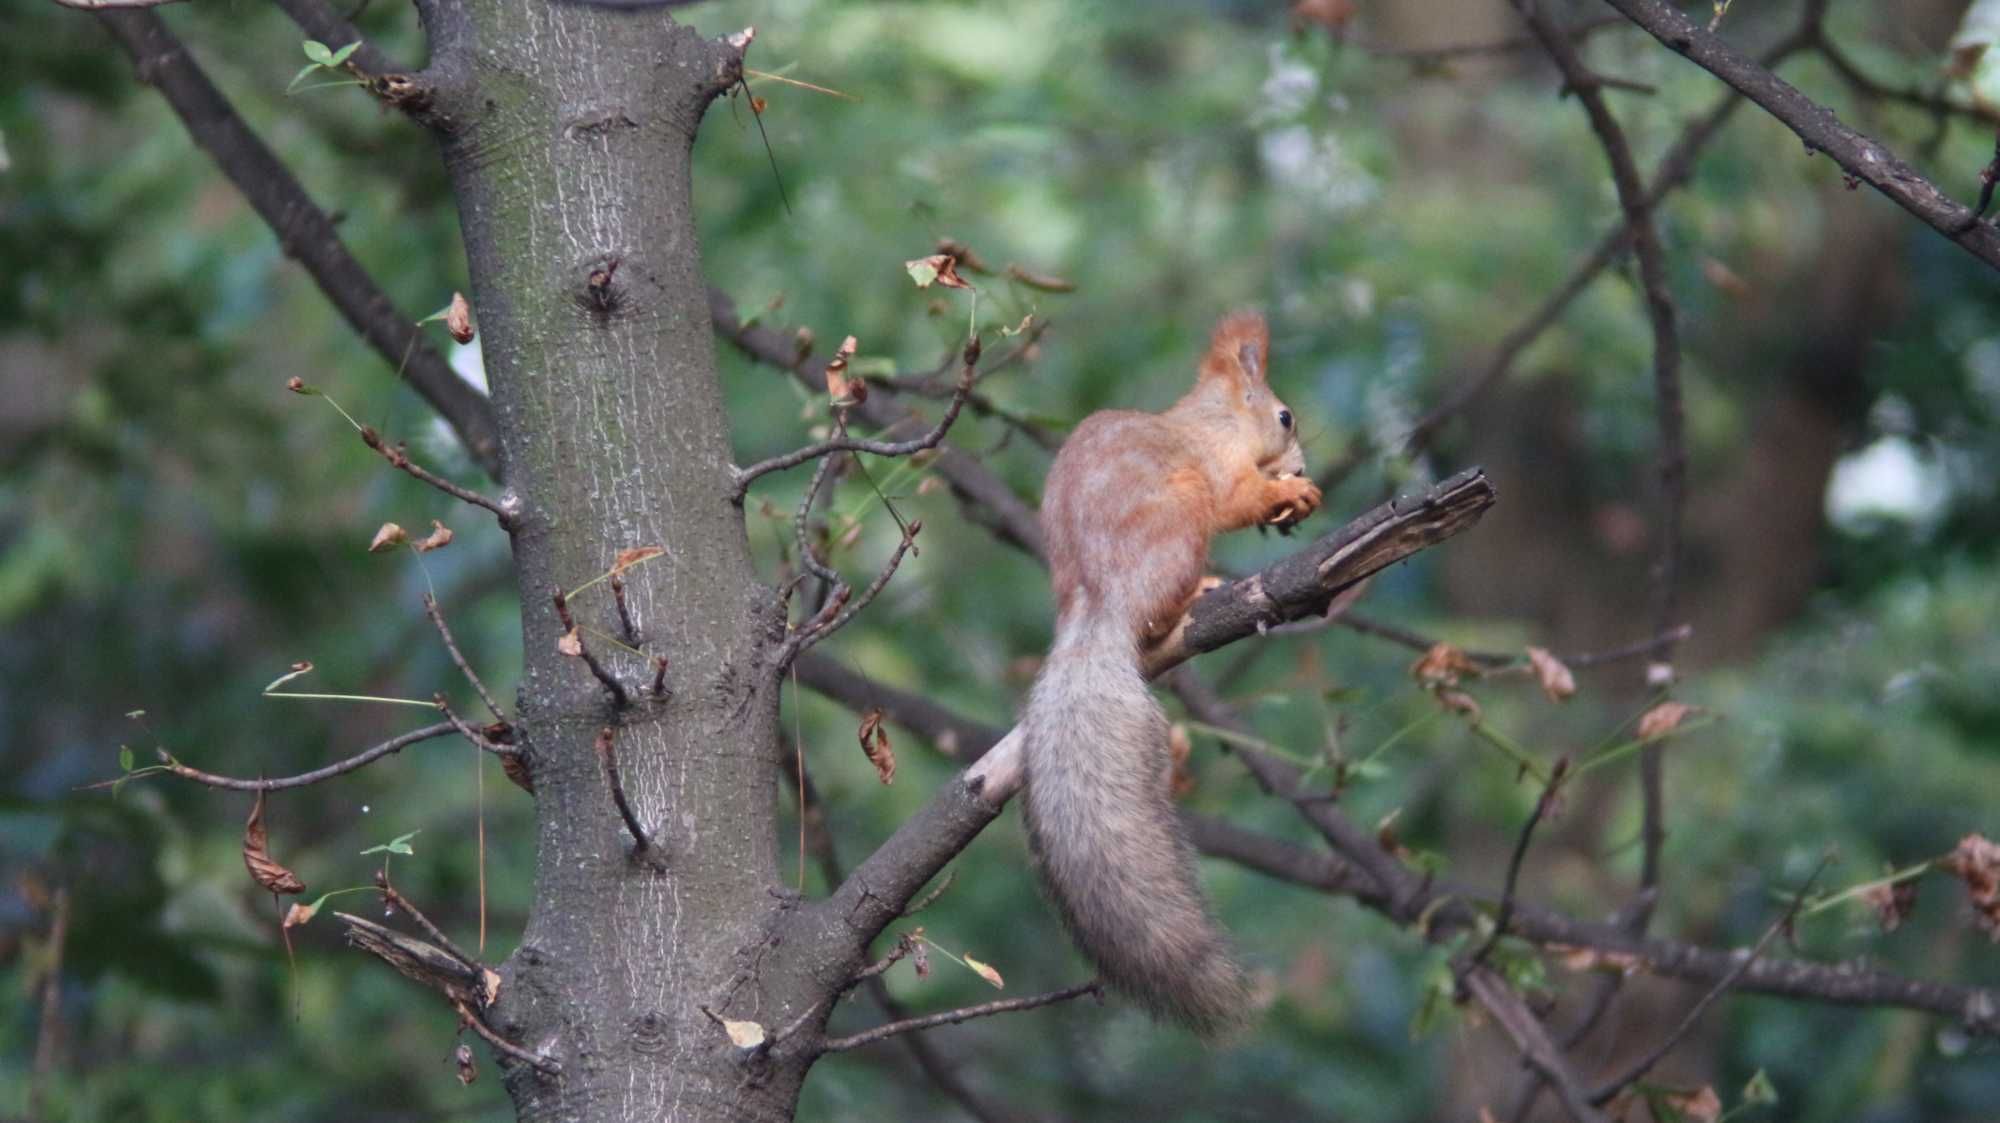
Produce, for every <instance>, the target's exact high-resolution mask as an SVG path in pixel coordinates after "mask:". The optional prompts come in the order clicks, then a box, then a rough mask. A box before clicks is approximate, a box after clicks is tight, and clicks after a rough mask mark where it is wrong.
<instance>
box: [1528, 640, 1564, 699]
mask: <svg viewBox="0 0 2000 1123" xmlns="http://www.w3.org/2000/svg"><path fill="white" fill-rule="evenodd" d="M1528 663H1529V665H1530V666H1532V667H1533V668H1534V671H1535V681H1536V682H1537V683H1540V684H1541V687H1542V693H1544V694H1546V695H1548V696H1549V701H1551V702H1560V701H1562V700H1563V699H1565V698H1568V697H1570V696H1571V695H1573V694H1575V693H1576V676H1575V675H1573V674H1571V673H1570V670H1569V667H1568V666H1567V665H1565V664H1564V663H1563V661H1562V660H1560V659H1558V658H1556V657H1555V656H1554V655H1552V654H1550V653H1549V651H1548V649H1547V648H1543V647H1530V648H1529V649H1528Z"/></svg>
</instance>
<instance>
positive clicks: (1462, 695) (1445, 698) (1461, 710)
mask: <svg viewBox="0 0 2000 1123" xmlns="http://www.w3.org/2000/svg"><path fill="white" fill-rule="evenodd" d="M1437 700H1438V705H1440V706H1443V707H1444V708H1445V709H1446V710H1448V711H1450V712H1451V713H1455V714H1464V715H1465V716H1466V718H1467V720H1470V721H1475V722H1476V721H1478V720H1480V717H1481V711H1480V709H1479V699H1477V698H1474V697H1473V696H1472V695H1470V694H1467V693H1466V692H1465V691H1463V690H1439V691H1437Z"/></svg>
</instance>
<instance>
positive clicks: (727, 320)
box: [708, 288, 1042, 558]
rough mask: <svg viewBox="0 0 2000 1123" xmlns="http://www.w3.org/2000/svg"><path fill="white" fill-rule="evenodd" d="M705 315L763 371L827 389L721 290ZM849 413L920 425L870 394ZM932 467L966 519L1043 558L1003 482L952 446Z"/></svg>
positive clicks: (780, 338) (811, 363) (1035, 528)
mask: <svg viewBox="0 0 2000 1123" xmlns="http://www.w3.org/2000/svg"><path fill="white" fill-rule="evenodd" d="M708 310H709V318H710V320H711V321H712V323H713V324H714V327H715V331H716V334H718V335H720V336H722V337H723V338H724V339H727V340H728V341H729V342H730V343H732V344H734V345H735V346H736V349H737V350H739V351H741V352H743V354H745V355H747V356H748V357H750V358H751V359H754V360H756V361H757V362H760V363H763V364H765V365H766V366H771V367H775V368H776V369H778V370H782V371H787V372H789V373H790V374H791V375H792V377H794V378H796V379H797V380H798V381H799V383H800V384H801V385H804V386H805V387H807V388H808V389H811V390H815V391H823V390H825V389H826V387H825V385H824V384H819V385H815V384H814V381H813V376H812V375H810V374H808V373H807V372H808V371H820V370H824V369H826V360H825V359H823V358H820V357H819V356H816V355H813V354H810V353H806V354H801V353H800V350H799V345H798V342H797V340H796V339H795V338H794V337H793V336H789V335H786V334H784V333H783V332H778V331H773V330H772V329H770V328H767V327H763V326H761V325H746V324H744V323H743V321H742V320H741V318H739V317H738V316H737V314H736V302H735V301H733V300H731V299H730V298H729V296H728V294H726V293H724V292H722V291H721V290H720V289H716V288H710V289H709V290H708ZM853 410H854V413H855V414H856V415H857V416H859V417H860V418H861V419H862V420H863V421H865V422H867V423H868V424H869V425H871V426H873V427H874V428H876V429H879V430H893V429H894V428H896V427H898V426H903V425H909V424H912V423H913V422H915V421H917V420H918V419H917V417H916V415H915V414H913V413H911V412H910V411H909V410H907V409H904V408H903V407H902V406H901V405H898V404H897V403H896V401H895V396H894V395H892V394H870V395H869V396H868V398H867V400H865V401H862V402H860V403H858V404H856V405H855V406H854V407H853ZM931 467H932V469H934V470H935V471H936V472H937V474H938V475H939V476H940V477H942V478H943V479H944V481H945V483H946V484H948V485H949V486H950V487H951V491H952V494H953V495H954V496H956V497H957V498H958V501H959V503H960V505H961V507H963V509H964V510H965V513H966V517H967V518H969V519H970V520H971V521H973V522H975V523H977V524H979V525H981V526H984V527H987V528H988V529H990V530H992V531H993V532H994V533H995V534H997V535H999V536H1000V539H1001V540H1002V541H1004V542H1007V543H1009V544H1011V545H1014V546H1017V547H1019V548H1020V549H1022V550H1024V551H1026V552H1027V553H1028V554H1029V555H1030V556H1032V557H1037V558H1039V557H1041V554H1042V528H1041V525H1040V524H1039V523H1038V522H1037V520H1036V518H1035V511H1034V508H1032V507H1030V506H1029V505H1028V504H1027V503H1025V502H1023V501H1022V499H1021V497H1020V496H1018V495H1015V494H1014V490H1013V489H1012V488H1010V487H1008V486H1007V482H1006V481H1005V480H1002V479H1001V478H1000V477H999V476H996V475H994V474H993V472H992V470H991V469H989V468H987V467H986V465H984V464H981V463H980V462H979V461H978V460H977V459H976V458H974V457H972V456H971V455H969V454H967V453H966V452H965V451H964V450H963V449H957V448H953V447H951V446H950V445H945V446H943V447H942V448H940V449H939V450H938V457H937V459H936V460H933V461H931Z"/></svg>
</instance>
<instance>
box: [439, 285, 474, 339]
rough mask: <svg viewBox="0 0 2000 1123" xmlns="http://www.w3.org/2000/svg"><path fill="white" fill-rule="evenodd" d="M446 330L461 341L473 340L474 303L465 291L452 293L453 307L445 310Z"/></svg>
mask: <svg viewBox="0 0 2000 1123" xmlns="http://www.w3.org/2000/svg"><path fill="white" fill-rule="evenodd" d="M444 330H446V331H448V332H450V333H451V337H452V338H453V339H456V340H458V341H459V342H460V343H470V342H472V303H471V302H470V301H468V300H466V299H465V294H464V293H462V292H455V293H452V294H451V307H449V308H447V309H445V311H444Z"/></svg>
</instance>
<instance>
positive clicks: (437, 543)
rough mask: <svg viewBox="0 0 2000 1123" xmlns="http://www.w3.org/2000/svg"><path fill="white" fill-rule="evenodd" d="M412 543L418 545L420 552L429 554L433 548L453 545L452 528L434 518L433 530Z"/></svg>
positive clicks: (438, 548)
mask: <svg viewBox="0 0 2000 1123" xmlns="http://www.w3.org/2000/svg"><path fill="white" fill-rule="evenodd" d="M410 545H412V546H414V547H416V550H417V553H419V554H428V553H430V552H431V551H432V550H442V549H444V548H445V547H446V546H449V545H451V528H450V527H448V526H446V525H444V524H443V523H441V522H439V521H437V520H436V519H432V520H431V532H430V533H429V534H427V535H425V536H424V537H422V538H420V539H418V540H417V541H415V542H412V543H410Z"/></svg>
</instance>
